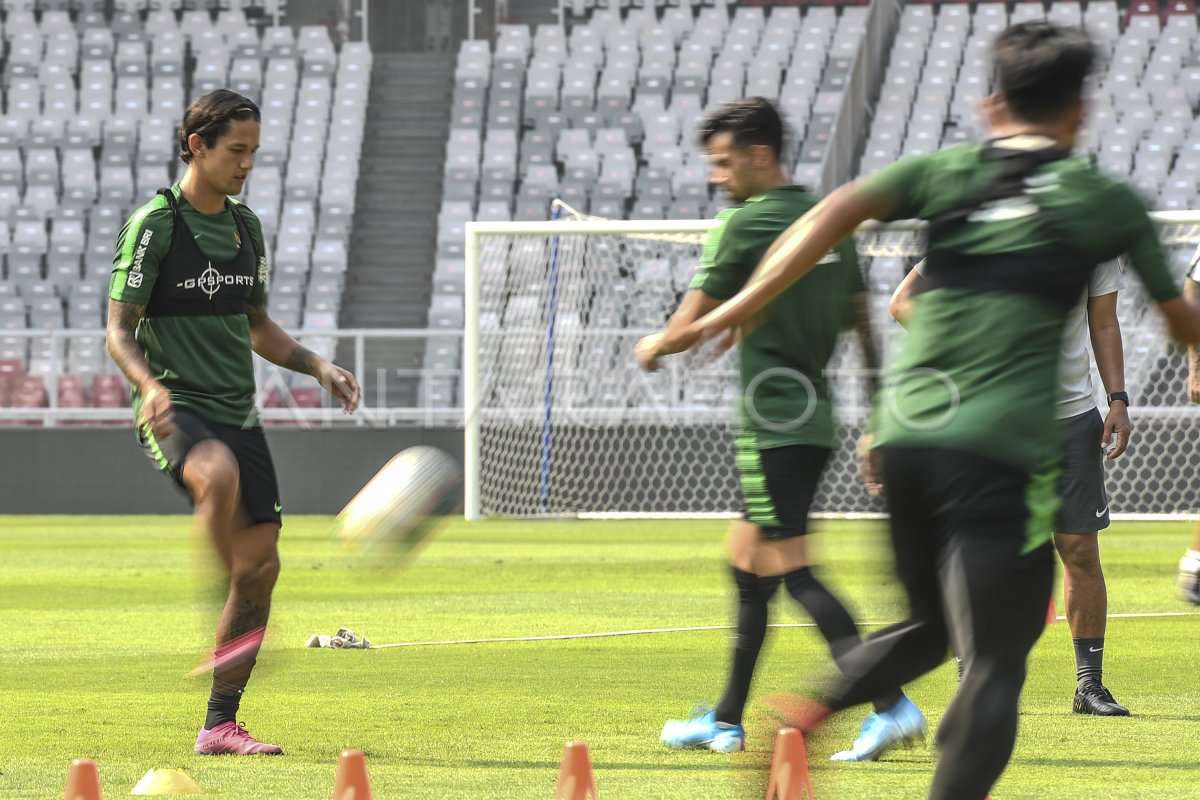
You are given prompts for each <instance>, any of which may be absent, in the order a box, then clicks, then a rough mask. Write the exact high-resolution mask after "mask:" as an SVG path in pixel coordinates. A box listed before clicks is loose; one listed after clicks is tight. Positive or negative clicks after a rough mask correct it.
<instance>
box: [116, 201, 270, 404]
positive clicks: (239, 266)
mask: <svg viewBox="0 0 1200 800" xmlns="http://www.w3.org/2000/svg"><path fill="white" fill-rule="evenodd" d="M171 193H172V194H173V196H174V198H175V201H176V203H177V206H178V212H179V213H178V216H176V214H175V212H174V211H173V210H172V208H171V204H170V202H169V201H168V199H167V198H166V197H165V196H163V195H161V194H159V195H155V197H154V199H153V200H151V201H150V202H149V203H146V204H145V205H144V206H142V207H141V208H139V209H138V210H137V211H135V212H134V214H133V216H131V217H130V218H129V220H128V221H127V222H126V223H125V227H124V228H122V229H121V235H120V238H119V240H118V242H117V251H116V255H115V257H114V258H113V271H112V283H111V286H110V290H109V296H110V297H111V298H112V299H114V300H119V301H121V302H124V303H132V304H134V305H140V306H145V307H146V311H145V314H144V315H143V316H142V319H141V321H140V322H139V323H138V326H137V333H136V336H137V341H138V344H140V345H141V347H142V353H143V354H144V355H145V357H146V362H147V364H148V365H149V367H150V372H151V374H152V375H153V376H154V378H155V379H156V380H158V381H159V382H161V383H162V384H163V386H165V387H166V388H167V390H168V391H169V392H170V393H171V402H172V403H174V404H176V405H179V406H185V407H188V408H191V409H193V410H195V411H196V412H198V413H200V414H202V415H203V416H204V417H206V418H208V419H211V420H213V421H215V422H221V423H225V424H227V425H247V424H250V425H257V424H259V420H258V416H257V412H256V410H255V407H254V393H255V383H254V363H253V358H252V350H251V345H250V323H249V319H248V318H247V315H246V308H247V306H265V305H266V280H267V257H266V250H265V248H264V246H263V233H262V225H261V224H260V223H259V220H258V217H257V216H255V215H254V212H252V211H251V210H250V209H249V208H248V207H246V206H245V205H242V204H241V203H239V202H237V201H236V200H233V199H232V198H231V199H230V200H229V201H228V202H227V203H226V206H225V209H224V210H223V211H221V213H219V214H202V213H200V212H199V211H197V210H196V209H195V208H193V207H192V205H191V204H190V203H188V201H187V199H186V198H185V197H184V196H183V194H182V192H180V190H179V186H178V184H176V185H175V186H173V187H171ZM140 406H141V397H140V395H139V393H138V391H137V388H136V387H134V389H133V409H134V415H135V418H136V415H137V413H138V409H139V408H140Z"/></svg>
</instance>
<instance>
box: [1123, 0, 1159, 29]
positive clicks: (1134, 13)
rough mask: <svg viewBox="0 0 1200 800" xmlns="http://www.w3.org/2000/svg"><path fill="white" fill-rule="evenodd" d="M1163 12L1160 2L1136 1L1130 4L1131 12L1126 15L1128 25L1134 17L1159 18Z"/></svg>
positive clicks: (1156, 0) (1153, 0)
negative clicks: (1159, 6) (1159, 5)
mask: <svg viewBox="0 0 1200 800" xmlns="http://www.w3.org/2000/svg"><path fill="white" fill-rule="evenodd" d="M1158 16H1161V12H1160V11H1159V8H1158V0H1135V1H1134V2H1132V3H1130V4H1129V11H1128V13H1127V14H1126V15H1125V22H1126V24H1128V23H1129V20H1131V19H1133V18H1134V17H1158Z"/></svg>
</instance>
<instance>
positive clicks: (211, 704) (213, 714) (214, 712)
mask: <svg viewBox="0 0 1200 800" xmlns="http://www.w3.org/2000/svg"><path fill="white" fill-rule="evenodd" d="M241 704H242V693H241V692H240V691H239V692H237V694H219V693H218V692H217V690H216V689H215V688H214V689H213V691H212V694H210V695H209V697H208V716H206V717H205V718H204V728H205V730H210V731H211V730H212V729H213V728H215V727H217V726H218V725H220V724H222V723H225V722H237V712H238V706H240V705H241Z"/></svg>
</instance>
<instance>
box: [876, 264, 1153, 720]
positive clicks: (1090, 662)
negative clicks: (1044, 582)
mask: <svg viewBox="0 0 1200 800" xmlns="http://www.w3.org/2000/svg"><path fill="white" fill-rule="evenodd" d="M923 267H924V262H921V263H920V264H918V265H917V266H916V267H915V268H914V269H913V270H912V271H911V272H909V273H908V275H907V277H905V279H904V280H903V281H902V282H901V283H900V286H899V287H898V288H897V289H896V292H895V294H893V295H892V300H891V304H890V310H891V312H892V316H894V317H895V318H896V319H897V320H898V321H899V322H900V323H901V324H904V323H905V321H906V320H907V317H908V312H909V311H910V310H911V305H912V303H911V301H912V298H913V296H915V295H916V294H918V293H920V292H921V291H924V290H925V289H926V288H927V282H926V280H925V279H924V277H923V276H922V269H923ZM1123 286H1124V281H1123V279H1122V277H1121V267H1120V264H1119V263H1118V262H1116V261H1109V262H1107V263H1105V264H1101V265H1100V266H1099V267H1098V268H1097V269H1096V271H1095V272H1093V273H1092V277H1091V279H1090V280H1089V281H1088V287H1087V292H1086V295H1085V296H1084V297H1082V298H1080V301H1079V302H1078V303H1076V304H1075V306H1074V307H1073V308H1072V309H1071V314H1070V316H1069V317H1068V318H1067V325H1066V330H1065V333H1064V335H1063V344H1062V355H1061V359H1060V361H1059V366H1058V402H1057V404H1056V406H1055V410H1054V415H1055V418H1056V419H1057V420H1058V424H1059V428H1060V430H1059V436H1060V439H1061V441H1062V452H1061V454H1060V458H1059V478H1058V494H1059V500H1060V505H1059V508H1058V513H1057V514H1056V515H1055V520H1054V531H1055V533H1054V546H1055V548H1056V549H1057V550H1058V555H1059V558H1061V559H1062V563H1063V595H1064V596H1065V598H1066V606H1067V625H1068V626H1069V627H1070V629H1071V639H1072V644H1073V645H1074V648H1075V698H1074V701H1073V702H1072V706H1071V707H1072V709H1073V710H1074V711H1075V713H1076V714H1094V715H1096V716H1101V717H1127V716H1129V709H1128V708H1126V707H1125V706H1123V705H1121V704H1120V703H1118V702H1117V701H1116V699H1114V698H1113V696H1112V692H1110V691H1109V690H1108V688H1107V687H1106V686H1105V685H1104V633H1105V628H1106V627H1107V622H1108V588H1107V587H1106V586H1105V583H1104V569H1103V567H1102V566H1101V564H1100V541H1099V538H1100V537H1099V535H1098V534H1099V531H1101V530H1102V529H1104V528H1107V527H1108V526H1109V522H1110V519H1109V513H1108V512H1109V509H1108V493H1107V492H1106V491H1105V489H1104V461H1105V459H1109V460H1111V459H1114V458H1119V457H1120V456H1121V454H1122V453H1124V452H1125V448H1126V447H1128V446H1129V436H1130V432H1131V426H1130V422H1129V395H1128V394H1127V393H1126V392H1125V355H1124V350H1123V348H1122V346H1121V323H1120V321H1119V320H1118V319H1117V292H1118V291H1119V290H1120V289H1121V288H1123ZM1089 334H1090V335H1089ZM1089 338H1090V339H1091V342H1092V351H1093V352H1094V353H1095V354H1096V367H1097V370H1098V371H1099V373H1100V380H1101V381H1103V382H1104V388H1105V391H1106V392H1107V393H1108V413H1107V414H1106V415H1105V416H1104V417H1101V416H1100V412H1099V411H1098V410H1097V409H1096V400H1095V397H1096V392H1095V389H1094V388H1093V387H1092V363H1091V362H1092V360H1091V358H1090V357H1089V356H1088V348H1087V342H1088V339H1089ZM958 665H959V670H960V671H961V670H962V660H961V659H960V660H959V662H958Z"/></svg>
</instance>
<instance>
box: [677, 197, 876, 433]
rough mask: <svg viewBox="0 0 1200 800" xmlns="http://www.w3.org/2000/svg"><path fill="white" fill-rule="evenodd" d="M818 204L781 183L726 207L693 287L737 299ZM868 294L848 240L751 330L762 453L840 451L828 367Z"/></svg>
mask: <svg viewBox="0 0 1200 800" xmlns="http://www.w3.org/2000/svg"><path fill="white" fill-rule="evenodd" d="M816 203H817V198H815V197H813V196H812V195H811V194H809V193H808V192H806V191H804V189H802V188H801V187H799V186H779V187H776V188H774V189H770V190H768V191H766V192H763V193H762V194H759V195H755V196H754V197H751V198H750V199H748V200H747V201H746V202H744V203H741V204H739V205H737V206H734V207H733V208H729V209H726V210H725V211H722V212H721V213H720V214H719V215H718V216H717V219H718V220H719V221H720V225H719V226H718V227H717V228H714V229H713V230H712V231H710V232H709V234H708V237H707V239H706V240H705V243H704V250H703V253H702V255H701V258H700V264H699V266H698V267H697V268H696V276H695V278H694V279H693V280H692V284H691V288H692V289H698V290H700V291H702V292H704V293H705V294H706V295H708V296H709V297H712V298H714V299H717V300H728V299H729V298H731V297H733V296H734V295H735V294H737V293H738V292H739V291H740V290H741V289H742V287H743V286H744V285H745V284H746V281H747V280H749V278H750V276H751V274H753V272H754V270H755V268H756V267H758V264H759V262H760V261H761V260H762V258H763V256H764V255H765V254H766V252H767V250H768V249H769V248H770V247H771V245H772V244H774V242H775V240H776V239H777V238H779V235H780V234H781V233H783V232H784V231H785V230H786V229H787V228H788V226H790V225H791V224H792V223H793V222H795V221H796V220H797V219H798V218H800V217H801V216H803V215H804V214H805V212H807V211H808V210H809V209H810V208H812V207H813V206H814V205H816ZM862 291H864V285H863V280H862V274H861V273H860V272H859V268H858V254H857V251H856V250H855V248H854V242H853V240H852V239H847V240H846V241H845V242H843V243H842V244H840V245H838V247H836V248H835V249H834V250H832V251H830V253H829V254H828V255H826V256H825V258H823V259H822V260H821V262H820V263H819V264H818V265H817V266H816V267H815V268H814V269H813V270H812V271H811V272H809V273H808V274H807V275H805V276H804V277H803V278H801V279H800V280H799V281H797V282H796V283H795V284H793V285H792V286H790V287H789V288H788V289H787V290H786V291H785V292H784V293H783V294H782V295H780V296H779V298H778V299H777V300H776V301H775V302H774V303H772V304H771V305H770V306H769V307H767V308H766V309H765V310H764V311H763V312H762V313H761V314H760V316H759V317H758V318H757V319H755V320H754V322H753V323H752V324H751V325H750V326H748V328H749V331H748V333H746V335H745V337H744V338H743V339H742V342H741V349H740V370H741V392H740V393H739V398H738V403H737V411H738V420H739V424H740V425H741V426H742V428H743V430H745V431H749V432H753V434H754V436H755V439H756V444H757V446H758V448H759V449H768V448H773V447H783V446H785V445H792V444H811V445H819V446H821V447H833V446H834V442H835V436H834V425H833V404H832V401H831V400H830V397H829V384H828V382H827V381H826V379H825V365H826V364H827V363H828V362H829V357H830V356H831V355H832V354H833V349H834V346H835V345H836V344H837V338H838V333H839V332H840V331H841V330H842V329H843V328H844V327H846V325H847V324H848V322H849V321H850V309H851V299H852V297H853V295H854V294H855V293H856V292H862Z"/></svg>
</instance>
